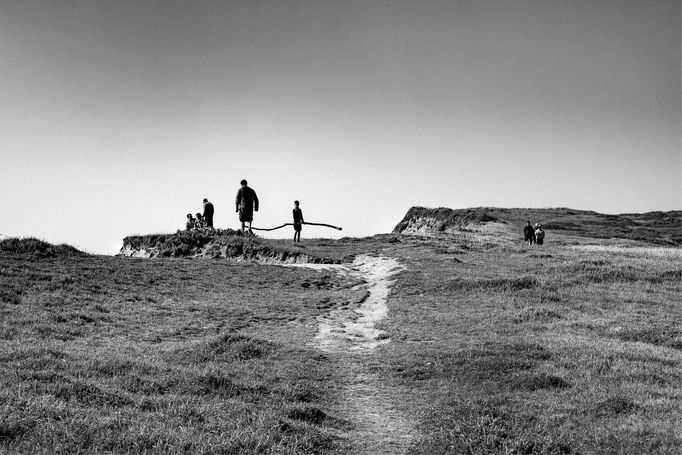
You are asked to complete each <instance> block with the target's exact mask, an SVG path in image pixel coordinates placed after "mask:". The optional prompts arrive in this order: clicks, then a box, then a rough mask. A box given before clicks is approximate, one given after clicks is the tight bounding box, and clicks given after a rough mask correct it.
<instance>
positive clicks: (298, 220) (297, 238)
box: [293, 201, 305, 243]
mask: <svg viewBox="0 0 682 455" xmlns="http://www.w3.org/2000/svg"><path fill="white" fill-rule="evenodd" d="M293 214H294V242H299V243H300V242H301V227H302V226H303V223H305V221H303V211H301V209H300V208H299V207H298V201H294V210H293Z"/></svg>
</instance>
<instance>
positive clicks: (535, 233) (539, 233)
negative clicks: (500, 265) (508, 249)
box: [523, 221, 545, 245]
mask: <svg viewBox="0 0 682 455" xmlns="http://www.w3.org/2000/svg"><path fill="white" fill-rule="evenodd" d="M523 238H524V241H525V242H526V243H527V244H528V245H533V244H537V245H542V244H543V243H544V241H545V231H544V230H543V229H542V225H541V224H538V223H535V225H534V226H531V224H530V221H529V222H528V224H526V227H524V228H523Z"/></svg>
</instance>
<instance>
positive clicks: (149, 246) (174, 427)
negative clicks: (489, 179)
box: [0, 209, 682, 455]
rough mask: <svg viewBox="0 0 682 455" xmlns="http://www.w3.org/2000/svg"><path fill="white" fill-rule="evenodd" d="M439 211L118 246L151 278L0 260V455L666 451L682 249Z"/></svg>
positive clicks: (137, 271) (8, 249) (674, 448)
mask: <svg viewBox="0 0 682 455" xmlns="http://www.w3.org/2000/svg"><path fill="white" fill-rule="evenodd" d="M422 210H427V209H422ZM562 210H563V209H562ZM453 212H457V211H448V210H447V209H443V210H441V212H440V216H441V217H443V219H445V218H446V217H447V216H448V215H452V218H451V220H450V221H451V222H452V223H454V224H453V225H445V228H444V230H443V231H440V232H446V234H441V235H436V234H434V235H401V234H382V235H377V236H373V237H367V238H342V239H338V240H329V239H306V240H304V242H303V243H302V244H299V245H292V244H291V241H290V240H279V241H277V240H263V239H259V238H254V237H250V236H245V235H242V234H239V233H234V232H222V231H221V232H220V233H216V234H217V235H214V236H211V237H210V238H209V236H206V237H204V234H202V233H196V234H195V233H184V234H182V233H179V234H167V235H152V236H137V237H129V238H127V239H126V242H125V243H126V248H128V250H129V252H133V251H138V252H140V254H142V253H144V254H147V253H149V254H151V253H153V254H158V255H159V257H158V258H157V259H149V260H140V259H136V258H130V257H124V256H121V255H119V256H116V257H111V256H98V255H89V254H82V255H77V254H70V253H71V252H73V250H72V249H69V248H59V247H56V246H50V245H45V244H43V243H38V242H35V241H33V240H31V239H24V240H20V241H19V240H13V239H10V240H11V241H5V242H2V243H0V247H1V248H0V315H1V317H0V410H1V411H2V412H0V454H18V455H23V454H26V455H29V454H30V455H34V454H52V453H160V452H163V453H178V454H180V453H184V454H193V455H194V454H196V455H209V454H215V453H230V454H231V453H235V454H243V455H251V454H253V455H255V454H264V453H278V454H289V455H294V454H310V453H315V454H318V455H338V454H356V453H372V454H376V455H404V454H408V453H409V454H411V455H434V454H446V453H476V454H482V453H524V454H536V455H540V454H566V453H572V454H576V453H584V454H588V453H622V454H629V455H630V454H631V455H635V454H641V453H658V454H668V453H669V454H676V453H680V448H681V447H682V438H681V435H680V432H679V422H680V418H681V414H682V411H681V410H682V406H680V402H681V397H682V393H681V385H682V377H681V374H682V372H681V370H680V368H679V366H680V362H681V361H682V331H681V328H680V324H679V303H678V302H679V301H680V296H681V295H682V270H681V269H680V260H681V258H682V248H679V247H675V248H673V247H667V246H657V245H650V244H646V243H644V242H639V241H633V240H620V239H616V240H599V239H594V238H592V237H585V236H581V234H579V233H578V234H576V233H575V229H576V228H575V227H573V228H572V229H574V231H567V230H555V231H551V232H552V234H551V237H550V238H551V241H549V242H548V243H546V244H545V245H544V246H543V247H537V246H536V245H533V246H531V245H525V244H523V243H522V242H521V241H519V240H518V234H519V232H518V231H519V227H520V226H522V225H523V224H525V217H529V218H530V220H531V221H533V222H534V221H536V220H537V221H541V222H543V223H544V224H547V223H548V220H549V221H551V220H550V219H549V218H548V217H544V216H541V215H542V213H543V212H542V211H538V212H534V213H535V214H533V213H530V211H522V210H519V211H518V212H516V211H514V210H502V209H471V210H470V211H459V213H453ZM529 213H530V215H529ZM558 213H559V212H558V211H556V212H554V216H555V218H553V219H554V220H558V221H559V222H560V221H561V220H562V218H561V217H560V216H559V215H558ZM421 215H422V216H423V218H426V217H427V215H429V213H428V212H426V211H425V212H422V213H421ZM458 216H459V218H458ZM563 216H565V217H566V218H568V217H569V215H568V214H564V215H563ZM572 216H574V217H576V218H580V219H581V220H582V221H581V223H583V224H582V225H581V226H583V225H584V226H585V229H596V228H595V227H594V226H596V225H593V224H589V223H586V221H590V220H591V221H597V219H598V218H597V216H596V215H593V214H584V213H582V212H581V213H579V214H577V215H575V214H574V215H572ZM638 217H642V216H641V215H638ZM432 218H434V217H432ZM661 220H662V218H661V217H660V216H657V215H653V216H652V217H651V219H650V220H649V221H648V222H649V223H650V224H656V223H661V222H662V221H661ZM441 222H442V220H441ZM563 222H566V221H563ZM663 224H664V223H663ZM408 225H409V221H408ZM413 225H414V222H413ZM562 226H565V225H562ZM413 227H414V226H413ZM436 227H437V228H438V227H440V225H437V226H436ZM565 232H569V234H564V233H565ZM657 232H658V231H657ZM661 232H666V231H665V230H662V231H661ZM204 242H205V243H204ZM230 245H231V246H230ZM240 245H241V246H240ZM240 248H241V250H240ZM43 249H44V250H45V251H54V252H55V254H54V255H52V254H51V253H48V254H46V255H44V256H41V254H42V253H40V251H42V250H43ZM135 249H137V250H135ZM239 251H241V253H239ZM259 251H261V252H265V253H266V254H267V255H269V256H268V257H275V255H277V254H280V253H279V252H284V251H294V252H298V253H300V254H304V255H308V256H309V257H317V258H327V259H329V260H339V261H343V262H346V263H348V262H349V261H348V260H347V258H348V257H350V258H356V259H358V258H360V259H361V260H360V261H357V262H356V261H352V263H351V264H350V265H349V264H345V265H342V266H337V267H322V266H317V267H311V266H310V267H282V266H280V265H278V264H277V261H275V260H270V261H267V260H265V261H263V260H260V259H257V258H258V254H260V253H258V252H259ZM225 253H228V256H229V257H230V258H231V260H223V259H221V260H212V258H213V257H223V256H222V255H224V254H225ZM183 256H187V257H183ZM199 258H205V259H199ZM234 258H236V259H238V260H234ZM243 258H247V259H251V258H256V259H257V260H248V261H245V260H239V259H243ZM299 258H302V256H299ZM285 261H286V260H285ZM268 262H269V263H268ZM372 264H374V265H373V266H371V265H372ZM382 270H383V271H382ZM388 275H390V279H388ZM379 297H381V299H383V303H384V304H385V309H383V310H382V312H383V313H382V314H381V317H380V318H379V316H378V315H377V313H363V312H362V310H364V309H366V303H367V302H368V301H373V300H374V299H375V298H379ZM374 315H377V317H376V319H371V318H372V317H374ZM365 318H366V319H365ZM366 320H371V321H372V324H373V325H371V327H373V328H374V329H375V330H376V332H374V331H369V330H368V331H367V333H371V337H372V343H373V342H376V343H375V344H376V346H375V347H372V348H371V349H370V348H367V349H364V348H363V349H362V350H360V349H354V348H355V347H357V344H353V343H352V342H349V343H346V341H347V340H348V339H349V338H343V337H344V336H346V335H348V336H355V335H356V334H359V332H357V331H354V330H352V329H355V328H357V324H361V323H363V322H364V321H366ZM328 334H329V335H331V334H333V335H334V336H336V335H338V336H339V337H340V339H341V341H340V342H339V343H338V344H336V343H335V344H333V346H334V349H323V348H324V347H325V346H327V347H328V346H330V345H329V344H325V343H323V342H322V341H321V340H328V338H325V336H326V335H328ZM344 340H346V341H344ZM346 346H347V349H346ZM337 348H338V349H337Z"/></svg>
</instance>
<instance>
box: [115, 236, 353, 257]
mask: <svg viewBox="0 0 682 455" xmlns="http://www.w3.org/2000/svg"><path fill="white" fill-rule="evenodd" d="M118 255H119V256H127V257H143V258H178V257H198V258H209V259H219V258H227V259H237V260H254V261H262V262H268V261H273V262H286V263H297V262H301V263H318V264H320V263H322V264H331V263H337V262H340V260H339V259H333V258H328V257H323V256H319V255H315V254H312V253H309V252H305V251H302V250H300V249H297V248H294V247H290V246H288V245H282V244H278V243H277V242H276V241H272V240H268V239H262V238H260V237H256V236H254V235H253V234H248V233H244V232H242V231H234V230H232V229H217V230H205V231H178V232H176V233H175V234H150V235H132V236H128V237H126V238H124V239H123V247H122V248H121V250H120V251H119V253H118Z"/></svg>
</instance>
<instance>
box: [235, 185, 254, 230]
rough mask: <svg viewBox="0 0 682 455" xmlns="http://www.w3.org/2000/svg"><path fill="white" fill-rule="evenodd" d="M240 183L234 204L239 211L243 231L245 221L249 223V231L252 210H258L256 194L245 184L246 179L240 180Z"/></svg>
mask: <svg viewBox="0 0 682 455" xmlns="http://www.w3.org/2000/svg"><path fill="white" fill-rule="evenodd" d="M240 183H241V185H242V187H241V188H239V190H238V191H237V197H236V199H235V205H236V207H237V212H238V213H239V221H241V222H242V231H244V228H245V225H246V223H249V232H251V222H252V221H253V212H254V211H256V212H257V211H258V196H256V192H255V191H254V190H253V189H252V188H250V187H249V186H247V182H246V180H242V181H241V182H240Z"/></svg>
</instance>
